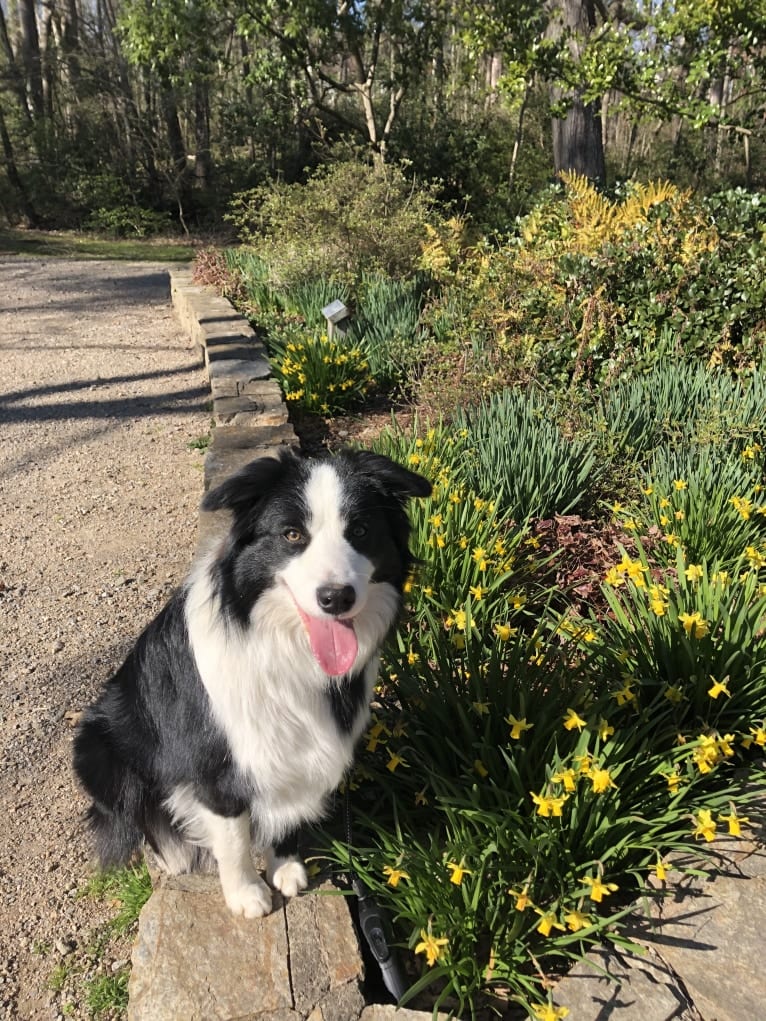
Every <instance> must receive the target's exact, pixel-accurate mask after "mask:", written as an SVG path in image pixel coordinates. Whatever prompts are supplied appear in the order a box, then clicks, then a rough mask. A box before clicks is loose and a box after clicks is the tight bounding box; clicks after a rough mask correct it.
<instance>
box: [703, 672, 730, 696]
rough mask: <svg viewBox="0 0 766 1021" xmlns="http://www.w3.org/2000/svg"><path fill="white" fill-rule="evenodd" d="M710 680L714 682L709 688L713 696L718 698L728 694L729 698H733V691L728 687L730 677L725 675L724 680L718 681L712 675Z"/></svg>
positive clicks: (709, 692)
mask: <svg viewBox="0 0 766 1021" xmlns="http://www.w3.org/2000/svg"><path fill="white" fill-rule="evenodd" d="M710 680H711V681H712V682H713V684H712V687H710V688H708V689H707V693H708V695H709V696H710V697H711V698H713V699H715V698H718V696H719V695H728V696H729V698H731V692H730V691H729V689H728V687H727V684H728V681H729V678H728V677H724V679H723V680H722V681H717V680H716V679H715V678H714V677H711V678H710Z"/></svg>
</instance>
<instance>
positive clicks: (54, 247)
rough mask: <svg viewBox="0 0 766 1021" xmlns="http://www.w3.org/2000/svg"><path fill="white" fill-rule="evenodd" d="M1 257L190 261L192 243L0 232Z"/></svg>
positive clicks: (68, 234)
mask: <svg viewBox="0 0 766 1021" xmlns="http://www.w3.org/2000/svg"><path fill="white" fill-rule="evenodd" d="M0 254H8V255H23V256H35V257H39V258H48V259H49V258H62V259H121V260H123V261H130V262H190V261H191V260H192V259H193V258H194V256H195V254H196V252H195V249H194V247H193V245H192V244H181V243H179V242H169V241H154V240H152V241H137V240H106V239H104V238H99V237H94V236H92V235H84V234H75V233H71V232H67V231H60V232H57V233H55V234H50V233H46V232H45V231H38V230H12V229H10V228H3V229H0Z"/></svg>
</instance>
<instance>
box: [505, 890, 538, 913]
mask: <svg viewBox="0 0 766 1021" xmlns="http://www.w3.org/2000/svg"><path fill="white" fill-rule="evenodd" d="M527 889H528V887H526V886H525V887H524V889H523V890H521V891H519V890H509V891H508V893H509V894H510V895H511V897H515V898H516V903H515V904H514V907H515V908H516V910H517V911H526V909H527V908H528V907H531V906H532V901H531V900H530V898H529V896H528V894H527Z"/></svg>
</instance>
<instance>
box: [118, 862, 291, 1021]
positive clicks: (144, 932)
mask: <svg viewBox="0 0 766 1021" xmlns="http://www.w3.org/2000/svg"><path fill="white" fill-rule="evenodd" d="M132 960H133V968H132V970H131V975H130V984H129V987H128V993H129V1001H128V1021H179V1019H181V1018H183V1019H184V1021H235V1019H236V1021H256V1019H258V1021H299V1018H300V1015H299V1014H297V1013H296V1012H295V1010H294V1009H293V997H292V991H291V987H290V970H289V954H288V943H287V926H286V923H285V916H284V912H283V911H282V910H280V909H278V910H275V911H273V912H272V913H271V914H270V915H267V916H266V917H265V918H259V919H253V920H246V919H242V918H235V917H234V916H233V915H232V914H231V912H230V911H229V910H228V908H227V907H226V904H225V903H224V900H223V896H222V894H221V889H220V884H219V882H218V877H217V876H203V875H199V876H176V877H172V878H167V879H165V880H163V882H162V883H161V884H160V886H159V887H158V888H157V889H156V890H155V891H154V893H153V894H152V896H151V897H150V898H149V900H148V902H147V903H146V905H145V906H144V909H143V911H142V912H141V917H140V920H139V927H138V938H137V940H136V943H135V946H134V948H133V955H132Z"/></svg>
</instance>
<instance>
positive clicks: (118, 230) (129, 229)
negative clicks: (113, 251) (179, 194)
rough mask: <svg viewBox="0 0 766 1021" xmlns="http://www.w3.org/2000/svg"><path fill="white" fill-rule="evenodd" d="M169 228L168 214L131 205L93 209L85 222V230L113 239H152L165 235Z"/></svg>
mask: <svg viewBox="0 0 766 1021" xmlns="http://www.w3.org/2000/svg"><path fill="white" fill-rule="evenodd" d="M169 227H170V214H169V213H158V212H156V211H155V210H153V209H145V208H144V207H143V206H138V205H132V204H129V205H126V204H120V205H117V206H110V207H104V206H102V207H101V208H100V209H95V210H94V211H93V212H92V213H91V214H90V216H89V217H88V219H87V220H86V221H85V228H86V230H92V231H95V232H97V233H99V234H109V235H110V236H111V237H115V238H125V237H136V238H145V237H153V236H155V235H157V234H165V233H167V231H168V228H169Z"/></svg>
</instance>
